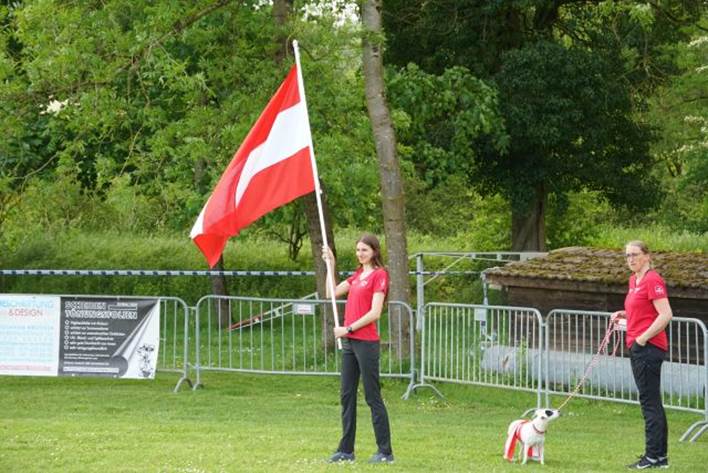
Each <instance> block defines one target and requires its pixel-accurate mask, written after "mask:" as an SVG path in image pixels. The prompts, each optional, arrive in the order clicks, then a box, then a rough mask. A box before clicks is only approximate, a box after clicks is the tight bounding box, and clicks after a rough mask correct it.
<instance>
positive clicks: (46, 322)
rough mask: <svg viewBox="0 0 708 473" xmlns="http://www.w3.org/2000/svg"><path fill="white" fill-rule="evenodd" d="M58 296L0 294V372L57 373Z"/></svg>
mask: <svg viewBox="0 0 708 473" xmlns="http://www.w3.org/2000/svg"><path fill="white" fill-rule="evenodd" d="M58 344H59V297H57V296H25V295H2V296H0V375H3V374H4V375H8V374H9V375H18V376H23V375H24V376H56V375H57V366H58V364H59V357H58Z"/></svg>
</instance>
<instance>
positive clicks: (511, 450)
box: [504, 420, 546, 461]
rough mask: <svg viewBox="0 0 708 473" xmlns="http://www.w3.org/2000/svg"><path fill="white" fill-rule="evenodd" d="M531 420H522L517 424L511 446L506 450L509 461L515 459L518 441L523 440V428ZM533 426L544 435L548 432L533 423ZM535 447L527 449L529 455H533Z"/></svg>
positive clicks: (505, 455)
mask: <svg viewBox="0 0 708 473" xmlns="http://www.w3.org/2000/svg"><path fill="white" fill-rule="evenodd" d="M529 422H531V421H529V420H524V421H522V422H519V425H517V426H516V429H515V430H514V436H513V437H512V438H511V443H510V444H509V448H508V449H507V450H506V452H504V458H506V459H507V460H509V461H513V460H514V452H515V451H516V444H517V442H521V428H522V427H523V426H524V424H528V423H529ZM531 427H533V430H535V431H536V433H537V434H538V435H543V434H545V433H546V432H545V431H543V430H538V429H537V428H536V426H535V425H533V424H531ZM532 452H533V447H529V448H528V451H527V455H528V456H529V457H532V456H533V453H532Z"/></svg>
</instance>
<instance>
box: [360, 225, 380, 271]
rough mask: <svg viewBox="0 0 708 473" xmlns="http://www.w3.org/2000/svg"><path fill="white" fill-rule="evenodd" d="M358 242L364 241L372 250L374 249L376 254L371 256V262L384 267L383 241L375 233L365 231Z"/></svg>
mask: <svg viewBox="0 0 708 473" xmlns="http://www.w3.org/2000/svg"><path fill="white" fill-rule="evenodd" d="M356 242H357V243H363V244H365V245H366V246H368V247H369V248H371V249H372V250H374V256H372V257H371V262H372V263H373V264H374V267H375V268H383V267H384V264H383V258H382V257H381V243H379V239H378V238H376V236H375V235H372V234H371V233H364V234H363V235H362V236H361V237H360V238H359V239H358V240H357V241H356Z"/></svg>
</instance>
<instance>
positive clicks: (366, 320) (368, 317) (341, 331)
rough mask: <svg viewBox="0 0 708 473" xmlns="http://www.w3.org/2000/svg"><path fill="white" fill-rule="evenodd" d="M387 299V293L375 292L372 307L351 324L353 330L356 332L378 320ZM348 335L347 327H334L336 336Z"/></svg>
mask: <svg viewBox="0 0 708 473" xmlns="http://www.w3.org/2000/svg"><path fill="white" fill-rule="evenodd" d="M385 299H386V294H384V293H383V292H375V293H374V297H373V298H372V299H371V309H370V310H369V312H367V313H366V314H364V315H363V316H362V317H361V318H359V319H357V320H356V321H355V322H354V323H353V324H351V325H350V327H351V328H352V332H356V331H357V330H359V329H360V328H362V327H364V326H366V325H369V324H370V323H372V322H376V321H377V320H379V319H380V318H381V312H382V311H383V305H384V300H385ZM346 335H347V327H338V328H335V329H334V336H335V337H337V338H339V337H344V336H346Z"/></svg>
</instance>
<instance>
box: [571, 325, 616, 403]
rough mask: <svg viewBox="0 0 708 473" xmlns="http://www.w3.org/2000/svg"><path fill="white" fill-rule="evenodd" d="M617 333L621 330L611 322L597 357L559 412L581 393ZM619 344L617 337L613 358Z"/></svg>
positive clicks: (594, 357) (591, 361) (593, 359)
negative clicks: (613, 335)
mask: <svg viewBox="0 0 708 473" xmlns="http://www.w3.org/2000/svg"><path fill="white" fill-rule="evenodd" d="M615 332H620V329H619V328H617V326H616V324H615V323H614V322H613V321H612V320H610V323H609V325H608V326H607V331H606V332H605V338H603V339H602V342H601V343H600V347H599V348H598V349H597V353H595V355H594V356H593V357H592V360H590V363H588V367H587V368H585V373H583V377H582V378H580V381H578V384H577V386H575V389H574V390H573V392H572V393H570V395H569V396H568V397H567V398H566V399H565V401H563V403H562V404H561V405H560V407H558V410H559V411H560V410H561V409H563V407H564V406H565V405H566V404H568V401H570V400H571V399H572V398H573V396H575V395H576V394H578V391H580V388H581V387H582V386H583V384H585V381H586V380H587V379H588V376H589V375H590V372H591V371H592V369H593V368H594V367H596V366H597V364H598V362H599V360H600V355H601V354H602V352H607V347H608V345H609V343H610V339H611V338H612V334H613V333H615ZM619 342H620V337H617V339H616V340H615V345H614V348H613V349H612V356H615V355H616V353H617V348H619Z"/></svg>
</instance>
